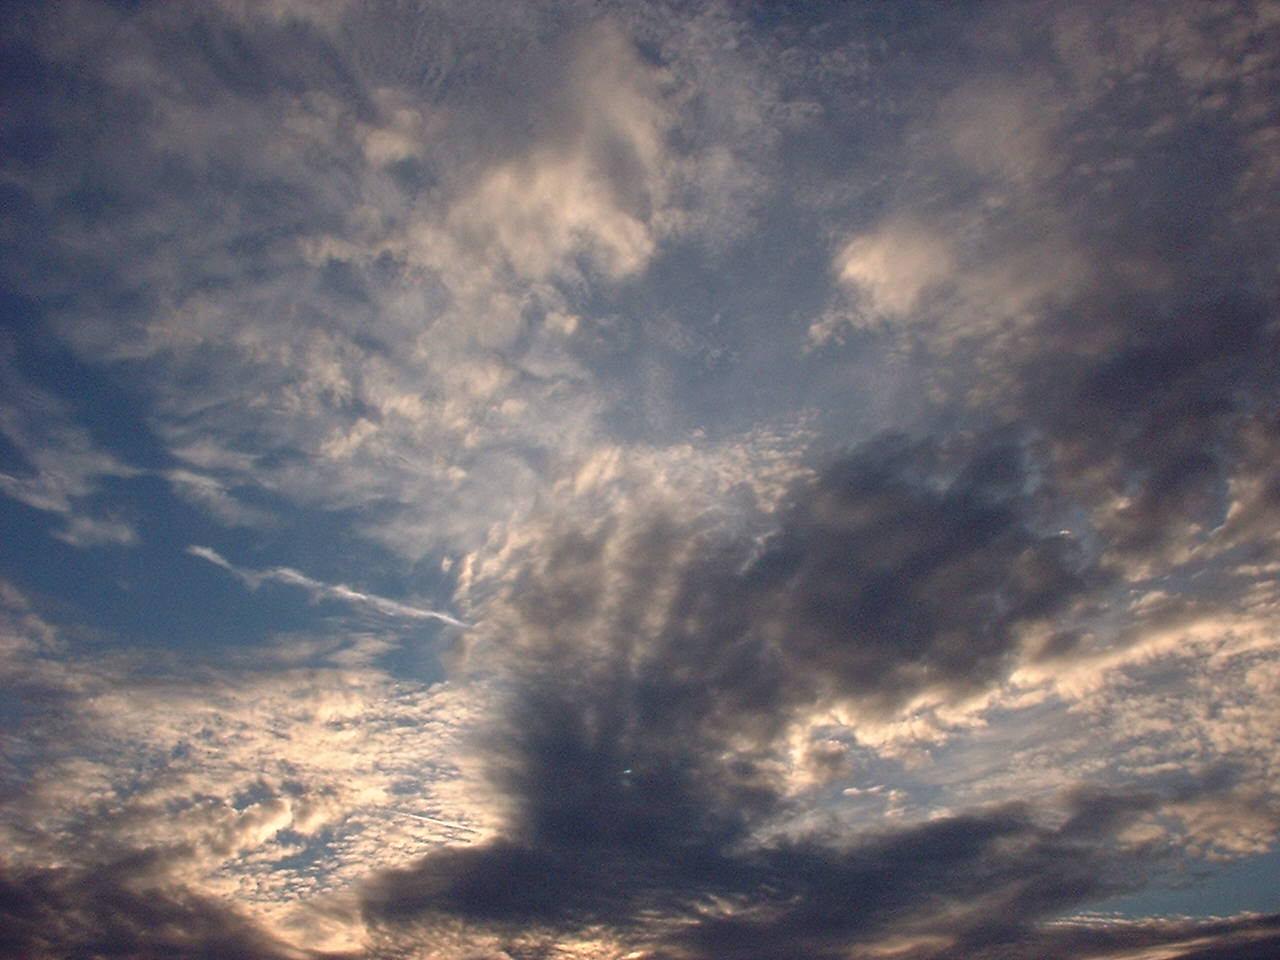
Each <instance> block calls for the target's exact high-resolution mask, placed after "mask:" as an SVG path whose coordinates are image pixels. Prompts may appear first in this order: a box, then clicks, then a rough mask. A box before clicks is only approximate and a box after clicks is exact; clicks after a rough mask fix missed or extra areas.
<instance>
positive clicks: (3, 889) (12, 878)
mask: <svg viewBox="0 0 1280 960" xmlns="http://www.w3.org/2000/svg"><path fill="white" fill-rule="evenodd" d="M154 867H155V858H154V857H153V856H151V855H148V854H137V855H133V856H130V857H126V858H122V859H120V860H117V861H106V862H103V863H101V864H100V865H98V866H96V867H94V868H93V869H89V870H75V869H71V868H49V869H27V870H4V871H0V957H9V958H13V960H62V958H67V957H120V958H124V960H161V958H170V957H182V958H189V960H201V958H203V960H295V958H300V957H304V956H305V957H311V958H315V960H319V958H321V957H330V958H331V960H339V957H338V955H336V954H317V953H312V952H309V951H307V952H299V951H297V950H294V949H290V948H288V947H286V946H285V945H283V944H281V943H279V942H277V941H276V940H275V939H274V938H272V937H271V936H269V935H268V934H266V933H265V932H263V931H261V930H259V929H258V928H257V927H255V925H254V924H253V923H251V922H250V921H249V920H247V919H245V918H243V917H241V916H240V915H239V914H237V913H236V912H235V911H234V910H232V909H230V908H228V907H227V906H225V905H224V904H223V903H222V902H221V901H215V900H213V899H210V898H208V897H204V896H198V895H195V894H192V893H189V892H187V891H185V890H183V889H182V888H181V887H179V886H176V885H175V884H173V883H172V881H165V880H164V879H162V878H160V877H157V876H155V871H154Z"/></svg>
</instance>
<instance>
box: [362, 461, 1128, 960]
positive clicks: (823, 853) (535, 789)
mask: <svg viewBox="0 0 1280 960" xmlns="http://www.w3.org/2000/svg"><path fill="white" fill-rule="evenodd" d="M1033 487H1034V485H1033V484H1032V482H1031V480H1030V479H1029V476H1028V474H1027V471H1026V469H1025V452H1024V451H1023V449H1022V447H1021V446H1020V445H1019V444H1018V443H1017V442H1015V440H1014V439H1012V438H1009V437H1005V436H996V437H990V438H979V439H973V438H970V439H968V440H965V441H963V442H961V441H955V442H952V443H949V444H938V443H932V442H924V441H921V442H912V441H909V440H907V439H906V438H903V437H899V436H887V437H883V438H879V439H877V440H875V441H873V442H871V443H869V444H867V445H865V446H864V447H862V448H860V449H859V450H857V451H856V452H855V453H854V454H853V455H851V456H850V457H849V458H847V459H846V460H844V461H842V462H840V463H839V464H837V465H835V466H833V467H832V468H831V469H829V470H828V471H826V472H825V473H824V474H823V475H822V476H821V477H820V478H819V479H817V480H816V481H814V482H812V483H810V484H806V485H804V486H802V487H801V488H799V489H797V490H796V492H795V494H794V495H793V497H792V499H791V502H790V504H789V505H788V506H786V507H784V508H783V509H782V511H781V514H780V519H779V521H778V530H777V532H776V533H775V535H774V536H773V537H772V538H770V539H769V540H768V542H767V544H766V545H765V546H764V548H763V549H762V550H760V551H759V553H758V555H757V556H754V557H753V556H751V555H750V554H747V553H746V551H745V548H743V549H737V548H733V547H730V546H726V545H725V544H723V543H720V544H716V543H714V542H712V541H708V542H707V543H706V545H705V547H704V548H703V549H702V550H700V551H698V552H696V554H695V556H694V558H693V559H692V560H685V561H680V560H679V557H680V556H681V554H680V551H679V550H678V549H677V546H678V544H680V543H682V542H683V541H684V540H685V539H687V537H688V536H689V534H688V533H687V532H683V533H682V531H681V529H680V527H679V526H678V525H677V524H674V523H673V522H672V521H669V520H667V521H664V520H658V519H648V520H645V521H643V522H641V524H640V527H641V528H642V532H640V533H631V534H627V533H624V532H622V531H621V529H620V526H619V525H616V524H615V525H608V524H606V525H604V526H603V527H601V528H600V529H598V530H596V531H595V532H593V533H590V534H587V533H583V534H562V535H561V536H560V537H559V539H558V541H557V542H555V543H553V544H549V545H548V546H547V548H546V549H545V551H543V552H542V553H541V554H540V555H539V556H538V557H536V558H533V559H531V561H530V563H529V566H528V568H527V569H526V570H525V571H524V573H523V574H521V575H518V576H516V577H514V578H513V580H512V583H511V586H510V588H509V590H508V591H507V593H506V594H505V595H504V596H502V597H501V598H499V599H498V600H495V603H496V604H500V605H501V606H502V608H503V609H504V610H505V615H504V618H503V619H504V622H506V623H507V624H508V625H509V629H511V630H512V631H514V632H515V633H516V634H518V635H519V636H520V637H521V638H522V642H523V643H524V644H525V647H524V648H523V652H521V653H519V654H512V656H514V657H516V658H517V659H518V661H519V666H518V668H517V675H516V683H515V685H514V686H515V688H516V689H515V692H514V693H513V694H512V696H511V702H510V710H509V715H508V716H507V717H506V718H505V720H504V721H502V722H500V723H499V724H498V728H497V730H496V731H495V732H494V733H493V734H492V736H491V738H490V740H489V741H488V742H487V750H488V751H489V757H490V762H491V768H492V777H493V782H494V784H495V787H496V788H497V789H498V790H499V791H500V792H501V793H502V794H503V795H504V796H505V797H507V798H508V800H509V802H510V803H511V805H512V809H513V811H514V813H513V816H512V819H511V821H510V823H509V824H508V826H507V829H506V831H505V834H504V836H503V837H502V839H499V840H495V841H492V842H490V843H487V844H484V845H479V846H475V847H469V848H463V849H451V850H443V851H440V852H438V853H435V854H432V855H430V856H428V857H427V858H426V859H425V860H423V861H422V862H421V863H419V864H418V865H417V866H415V867H413V868H411V869H409V870H404V871H397V872H392V873H387V874H384V875H382V876H381V877H380V878H379V879H378V880H377V881H376V882H374V883H373V884H372V885H371V886H370V888H369V890H368V892H367V895H366V911H367V913H368V915H369V917H370V918H371V919H373V920H375V921H377V922H379V923H386V924H389V925H391V926H393V927H395V926H402V925H406V924H407V925H410V926H412V925H413V924H415V923H421V922H427V923H431V922H439V921H440V920H442V919H443V918H449V917H452V918H464V919H466V920H467V921H470V922H475V923H479V924H482V925H487V926H491V927H493V928H495V929H498V930H503V931H507V932H509V933H511V934H512V935H515V934H516V933H517V932H518V931H519V930H521V929H525V928H530V929H546V930H558V931H565V930H572V929H579V928H585V927H588V926H592V925H604V926H606V927H608V928H610V929H614V930H619V931H624V932H627V933H628V934H629V935H634V936H636V937H638V938H639V939H640V940H641V941H648V940H650V939H653V938H656V939H657V940H658V941H660V942H663V943H666V944H667V947H669V948H671V949H674V950H676V951H677V952H676V955H687V956H697V957H735V956H743V957H746V956H758V955H760V951H761V950H762V949H763V950H764V952H765V953H767V954H768V955H770V956H780V957H782V956H796V957H802V956H803V957H820V956H828V955H830V956H836V955H842V954H841V951H842V950H846V949H847V948H848V946H849V945H850V944H854V943H857V942H861V941H864V940H869V939H873V938H875V937H876V936H879V935H880V934H882V933H883V932H884V931H886V930H888V929H889V928H891V927H897V926H902V925H904V924H905V925H907V926H908V927H909V926H911V925H914V924H919V925H921V926H922V928H924V929H930V928H931V925H932V924H935V923H937V920H936V917H935V913H936V912H938V911H941V909H942V905H943V904H955V903H970V902H971V903H972V904H973V906H972V909H971V911H970V912H969V914H968V915H969V918H970V919H969V920H968V921H967V922H969V923H971V925H972V928H973V931H974V932H973V934H972V935H973V936H975V937H979V936H982V937H994V936H997V934H998V931H1001V930H1005V928H1006V927H1008V926H1009V924H1011V923H1012V924H1013V925H1014V927H1016V928H1017V930H1021V929H1022V927H1021V926H1020V925H1021V924H1023V923H1024V922H1025V923H1032V922H1034V921H1035V920H1036V919H1038V918H1041V917H1043V916H1045V915H1048V914H1050V913H1052V912H1053V911H1055V910H1060V909H1063V908H1065V907H1068V906H1071V905H1074V904H1078V903H1082V902H1086V901H1087V900H1089V899H1091V898H1096V897H1099V896H1102V895H1104V894H1105V893H1106V892H1107V891H1109V890H1113V889H1120V888H1123V887H1124V886H1125V885H1126V883H1127V882H1128V880H1127V879H1126V878H1124V877H1123V871H1122V870H1120V869H1119V868H1118V867H1117V866H1116V865H1115V864H1112V863H1110V855H1109V853H1108V851H1107V847H1106V841H1107V839H1108V838H1109V837H1110V835H1111V834H1112V832H1113V831H1114V830H1115V829H1119V828H1120V827H1121V826H1122V825H1123V824H1124V823H1127V822H1128V821H1129V820H1130V819H1131V818H1132V816H1133V815H1134V814H1135V813H1136V812H1137V811H1139V810H1142V809H1145V808H1146V807H1148V806H1149V805H1150V803H1151V802H1152V801H1151V800H1150V799H1149V798H1139V799H1137V800H1135V799H1134V798H1114V799H1113V800H1111V801H1110V802H1107V801H1104V800H1102V799H1098V798H1093V799H1091V800H1089V801H1088V802H1089V803H1090V804H1092V807H1091V808H1090V809H1091V810H1093V814H1094V815H1091V816H1085V815H1084V814H1085V812H1086V811H1085V810H1084V804H1085V801H1083V800H1082V801H1080V811H1081V816H1080V817H1077V818H1072V819H1068V820H1067V821H1066V822H1065V823H1064V824H1063V825H1061V826H1059V827H1057V828H1048V827H1045V826H1042V825H1038V824H1037V823H1036V822H1035V820H1034V819H1033V817H1032V816H1031V815H1030V813H1029V812H1028V811H1027V810H1025V809H1023V808H1021V807H1017V806H1012V807H1007V808H1003V809H999V810H994V811H985V812H979V813H975V814H973V815H970V816H958V817H952V818H948V819H943V820H939V821H936V822H932V823H929V824H926V825H923V826H920V827H915V828H912V829H908V830H903V831H901V832H899V833H886V834H884V835H882V836H878V837H875V838H872V839H866V838H863V839H861V840H858V841H856V842H852V843H851V842H849V841H847V840H842V839H839V838H836V837H826V836H820V837H819V836H815V837H812V838H810V839H808V840H806V841H803V842H797V841H793V842H787V843H782V844H776V845H766V846H763V847H761V846H759V845H757V844H756V843H754V841H753V840H752V837H753V834H754V832H755V831H756V830H757V829H758V828H760V827H762V826H764V825H766V824H768V823H769V822H771V821H772V820H775V819H776V818H778V817H779V816H783V815H785V814H786V813H787V810H788V805H787V801H786V800H785V799H784V797H783V792H784V791H783V790H782V786H781V784H780V783H779V781H778V779H777V773H776V765H775V764H773V763H772V761H774V760H776V748H777V742H776V741H777V738H778V737H779V736H780V735H781V734H782V732H783V731H784V729H785V728H786V726H787V724H788V723H790V722H791V721H792V720H793V719H794V718H795V716H796V715H797V713H798V712H800V711H803V710H804V709H806V708H809V707H812V706H814V705H816V704H820V703H825V702H831V701H833V700H839V701H843V702H848V703H852V704H854V705H855V706H856V707H857V708H858V709H862V710H865V711H866V713H867V715H869V716H877V715H881V714H884V713H886V712H891V711H892V710H894V709H895V708H897V707H898V706H900V705H901V704H902V703H904V702H905V701H906V700H907V699H909V698H910V697H912V696H914V695H916V694H920V693H924V692H929V693H931V694H934V695H935V696H938V697H940V698H942V699H947V698H950V697H957V696H963V695H966V694H970V693H973V692H975V691H978V690H981V689H983V688H985V687H986V686H987V685H989V684H991V683H992V682H994V681H996V680H998V678H999V677H1001V676H1002V675H1003V673H1004V671H1005V670H1007V669H1008V667H1009V665H1010V664H1011V663H1013V662H1015V661H1016V660H1017V658H1018V657H1019V656H1020V653H1021V651H1020V639H1019V638H1020V636H1021V634H1020V632H1019V626H1020V625H1022V624H1025V623H1027V622H1030V621H1032V620H1035V619H1037V618H1041V617H1045V616H1048V615H1049V614H1052V613H1053V612H1055V611H1057V610H1059V609H1061V608H1062V607H1063V606H1064V605H1065V604H1067V603H1069V602H1071V601H1072V600H1073V598H1076V597H1078V596H1079V595H1081V594H1082V593H1084V592H1086V591H1087V589H1088V588H1089V586H1090V584H1091V582H1092V580H1093V578H1094V577H1095V574H1094V573H1093V572H1092V571H1091V570H1090V569H1089V567H1088V564H1087V563H1086V562H1085V560H1084V558H1082V557H1081V556H1080V555H1079V554H1078V552H1077V551H1076V550H1075V549H1074V548H1073V547H1072V545H1071V543H1070V541H1068V540H1066V539H1064V538H1062V537H1060V536H1058V535H1057V534H1056V533H1053V534H1049V533H1044V532H1041V531H1039V530H1038V529H1037V524H1036V522H1035V521H1036V513H1035V510H1034V509H1033V507H1034V504H1035V498H1034V496H1033V494H1034V489H1033ZM611 538H623V540H624V541H625V549H622V550H618V549H612V550H610V549H607V547H609V546H610V543H609V541H610V539H611ZM615 546H616V545H615ZM618 556H621V557H624V558H625V559H624V560H622V561H620V562H619V563H618V564H617V566H618V567H619V568H618V569H614V568H611V565H610V564H609V563H608V562H606V560H605V558H606V557H618ZM678 562H683V563H684V564H685V565H684V566H683V568H682V569H681V570H680V571H679V573H678V575H677V577H676V581H677V584H676V587H675V588H674V589H673V590H670V591H664V590H662V589H660V587H659V585H660V584H661V583H662V582H663V571H664V570H666V569H667V568H669V566H670V565H672V564H675V563H678ZM656 605H664V606H663V607H662V613H661V616H660V617H659V618H658V620H659V622H660V626H659V627H658V628H657V629H656V631H651V632H646V631H645V629H644V628H643V626H642V625H643V624H644V623H646V622H651V621H646V616H647V615H651V614H652V610H653V608H654V607H655V606H656ZM1104 808H1105V814H1106V815H1105V816H1101V815H1098V814H1099V811H1104ZM1086 822H1091V823H1092V824H1093V828H1092V830H1088V829H1085V826H1084V824H1085V823H1086ZM716 901H719V902H723V903H730V904H733V905H734V907H733V909H731V910H728V911H726V912H724V913H723V915H717V913H716V911H715V910H714V909H712V908H710V907H709V906H708V905H709V904H710V903H712V902H716ZM657 917H661V918H662V919H661V920H656V919H652V918H657ZM1010 917H1015V918H1018V919H1017V920H1016V921H1013V920H1010V919H1009V918H1010ZM931 918H933V919H931ZM677 928H678V932H677ZM1015 932H1016V931H1015ZM999 935H1000V936H1005V935H1006V934H1005V933H999ZM1007 935H1009V936H1012V935H1013V933H1008V934H1007ZM762 945H763V946H762Z"/></svg>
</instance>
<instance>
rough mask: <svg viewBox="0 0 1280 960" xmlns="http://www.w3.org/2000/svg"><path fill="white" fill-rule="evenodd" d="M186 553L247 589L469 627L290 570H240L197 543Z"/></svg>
mask: <svg viewBox="0 0 1280 960" xmlns="http://www.w3.org/2000/svg"><path fill="white" fill-rule="evenodd" d="M187 553H188V554H190V555H191V556H193V557H199V558H200V559H201V560H207V561H208V562H209V563H212V564H213V565H214V566H216V567H221V568H222V569H224V570H226V571H227V572H228V573H230V574H232V575H233V576H234V577H235V578H236V579H237V580H239V581H240V582H241V583H243V584H244V585H245V586H247V587H248V588H249V589H250V590H257V589H258V588H259V587H260V586H262V585H263V584H264V583H267V582H275V583H284V584H288V585H289V586H294V587H301V588H302V589H303V590H306V591H307V592H308V593H309V594H311V597H312V599H313V600H340V601H342V602H343V603H349V604H351V605H352V606H354V607H360V608H362V609H366V610H371V611H373V612H374V613H378V614H381V615H382V616H384V617H393V618H400V619H405V620H438V621H439V622H440V623H447V624H448V625H449V626H451V627H467V626H470V624H468V623H466V622H465V621H462V620H459V619H458V618H457V617H451V616H450V615H449V614H447V613H442V612H440V611H439V610H425V609H423V608H422V607H413V606H410V605H409V604H407V603H400V602H398V601H396V600H391V599H388V598H387V597H379V596H378V595H376V594H372V593H363V592H361V591H359V590H353V589H352V588H351V587H348V586H347V585H346V584H343V583H324V582H322V581H320V580H316V579H313V578H312V577H308V576H307V575H306V574H305V573H300V572H299V571H297V570H294V569H292V568H290V567H268V568H267V569H265V570H252V569H249V568H247V567H239V566H236V565H235V564H233V563H232V562H231V561H230V560H228V559H226V558H225V557H224V556H222V554H220V553H218V552H217V551H216V550H213V549H212V548H210V547H202V546H199V545H197V544H192V545H191V546H189V547H187Z"/></svg>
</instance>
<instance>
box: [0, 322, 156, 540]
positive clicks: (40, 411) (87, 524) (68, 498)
mask: <svg viewBox="0 0 1280 960" xmlns="http://www.w3.org/2000/svg"><path fill="white" fill-rule="evenodd" d="M0 349H3V353H2V354H0V383H3V388H0V389H2V390H3V392H2V393H0V436H2V437H3V438H4V439H5V440H7V441H8V443H9V444H11V445H12V447H13V449H14V450H15V451H17V453H18V454H19V456H20V458H21V460H22V461H24V462H23V463H22V465H21V466H20V467H18V468H16V469H14V468H11V470H12V472H10V471H0V493H3V494H5V495H6V496H8V497H11V498H13V499H14V500H17V501H18V502H19V503H23V504H26V505H27V506H29V507H34V508H35V509H37V510H43V511H45V512H48V513H53V514H55V515H57V516H59V517H60V518H62V520H63V522H64V525H63V526H62V528H61V529H59V530H55V531H54V532H53V534H52V535H53V536H54V537H55V538H56V539H58V540H61V541H62V542H63V543H67V544H70V545H71V546H73V547H93V546H101V545H105V544H114V545H116V546H132V545H133V544H136V543H137V542H138V534H137V531H136V530H135V529H134V528H133V526H132V525H131V524H129V523H128V522H126V521H125V520H123V519H121V518H119V517H114V516H110V515H107V516H102V515H95V514H100V511H101V507H100V506H98V505H97V504H95V503H94V502H93V501H94V498H95V496H96V495H97V494H99V493H100V492H101V486H102V481H103V480H104V479H110V478H121V477H133V476H137V475H138V474H139V473H140V472H141V471H139V470H138V469H136V468H134V467H132V466H130V465H128V464H126V463H123V462H122V461H121V460H119V459H118V458H117V457H115V456H114V455H113V454H111V453H109V452H107V451H105V450H103V449H101V448H100V447H99V446H98V444H96V443H95V442H94V440H93V438H92V437H91V436H90V434H89V432H88V431H87V430H86V429H84V428H83V427H82V426H80V425H79V424H78V423H77V422H76V418H75V416H74V414H73V412H72V411H71V410H70V409H68V406H67V404H66V403H64V402H63V401H62V400H61V399H60V398H59V397H57V396H56V395H55V394H53V393H50V392H49V391H47V390H44V389H41V388H40V387H38V386H36V385H34V384H32V383H30V382H28V381H27V379H26V378H25V377H24V376H22V374H21V373H20V372H19V371H18V370H17V369H16V366H15V364H14V362H13V357H12V355H11V354H12V344H10V343H7V342H3V341H0Z"/></svg>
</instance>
